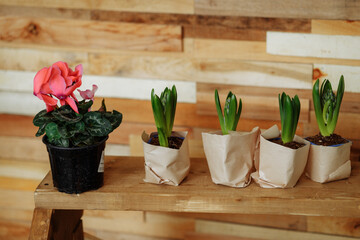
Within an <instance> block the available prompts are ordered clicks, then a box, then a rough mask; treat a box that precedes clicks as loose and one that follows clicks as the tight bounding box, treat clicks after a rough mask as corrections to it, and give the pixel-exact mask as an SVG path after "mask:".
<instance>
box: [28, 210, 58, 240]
mask: <svg viewBox="0 0 360 240" xmlns="http://www.w3.org/2000/svg"><path fill="white" fill-rule="evenodd" d="M52 213H53V210H51V209H39V208H35V210H34V216H33V220H32V226H31V231H30V236H29V240H47V239H48V237H50V231H51V230H50V229H51V222H50V220H51V216H52Z"/></svg>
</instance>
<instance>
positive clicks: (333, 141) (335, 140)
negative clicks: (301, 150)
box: [305, 133, 349, 146]
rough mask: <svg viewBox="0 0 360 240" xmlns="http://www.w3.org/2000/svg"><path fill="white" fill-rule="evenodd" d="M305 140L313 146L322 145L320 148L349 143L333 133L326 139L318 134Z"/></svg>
mask: <svg viewBox="0 0 360 240" xmlns="http://www.w3.org/2000/svg"><path fill="white" fill-rule="evenodd" d="M305 139H306V140H308V141H309V142H312V143H313V144H316V145H322V146H333V145H338V144H344V143H347V142H349V141H348V140H346V139H345V138H343V137H341V136H340V135H337V134H335V133H333V134H331V135H330V136H328V137H324V136H322V135H321V134H320V133H319V134H317V135H315V136H311V137H307V138H305Z"/></svg>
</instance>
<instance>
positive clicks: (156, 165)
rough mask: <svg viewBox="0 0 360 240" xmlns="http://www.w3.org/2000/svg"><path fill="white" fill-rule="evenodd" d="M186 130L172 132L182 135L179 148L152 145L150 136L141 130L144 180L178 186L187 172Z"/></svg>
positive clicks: (188, 161) (175, 134)
mask: <svg viewBox="0 0 360 240" xmlns="http://www.w3.org/2000/svg"><path fill="white" fill-rule="evenodd" d="M186 135H187V132H173V133H172V136H177V137H184V138H185V139H184V141H183V143H182V145H181V147H180V149H172V148H167V147H161V146H154V145H151V144H149V143H148V141H149V139H150V136H149V135H148V134H146V133H145V132H143V134H142V140H143V148H144V158H145V178H144V181H145V182H149V183H156V184H168V185H174V186H178V185H179V184H180V183H181V182H182V180H184V178H185V177H186V176H187V175H188V174H189V169H190V158H189V146H188V140H187V138H186Z"/></svg>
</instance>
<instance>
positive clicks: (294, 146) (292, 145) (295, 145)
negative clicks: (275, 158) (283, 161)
mask: <svg viewBox="0 0 360 240" xmlns="http://www.w3.org/2000/svg"><path fill="white" fill-rule="evenodd" d="M269 141H271V142H273V143H276V144H279V145H282V146H284V147H288V148H292V149H298V148H301V147H302V146H305V144H304V143H299V142H295V141H292V142H288V143H283V141H282V140H281V138H273V139H269Z"/></svg>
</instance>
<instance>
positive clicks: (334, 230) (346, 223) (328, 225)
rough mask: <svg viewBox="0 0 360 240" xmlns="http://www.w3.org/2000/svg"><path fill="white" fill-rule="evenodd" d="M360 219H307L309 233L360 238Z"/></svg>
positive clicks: (311, 217)
mask: <svg viewBox="0 0 360 240" xmlns="http://www.w3.org/2000/svg"><path fill="white" fill-rule="evenodd" d="M359 224H360V217H358V218H327V217H313V216H308V217H307V231H308V232H317V233H325V234H334V235H344V236H352V237H358V238H359V237H360V229H359Z"/></svg>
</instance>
